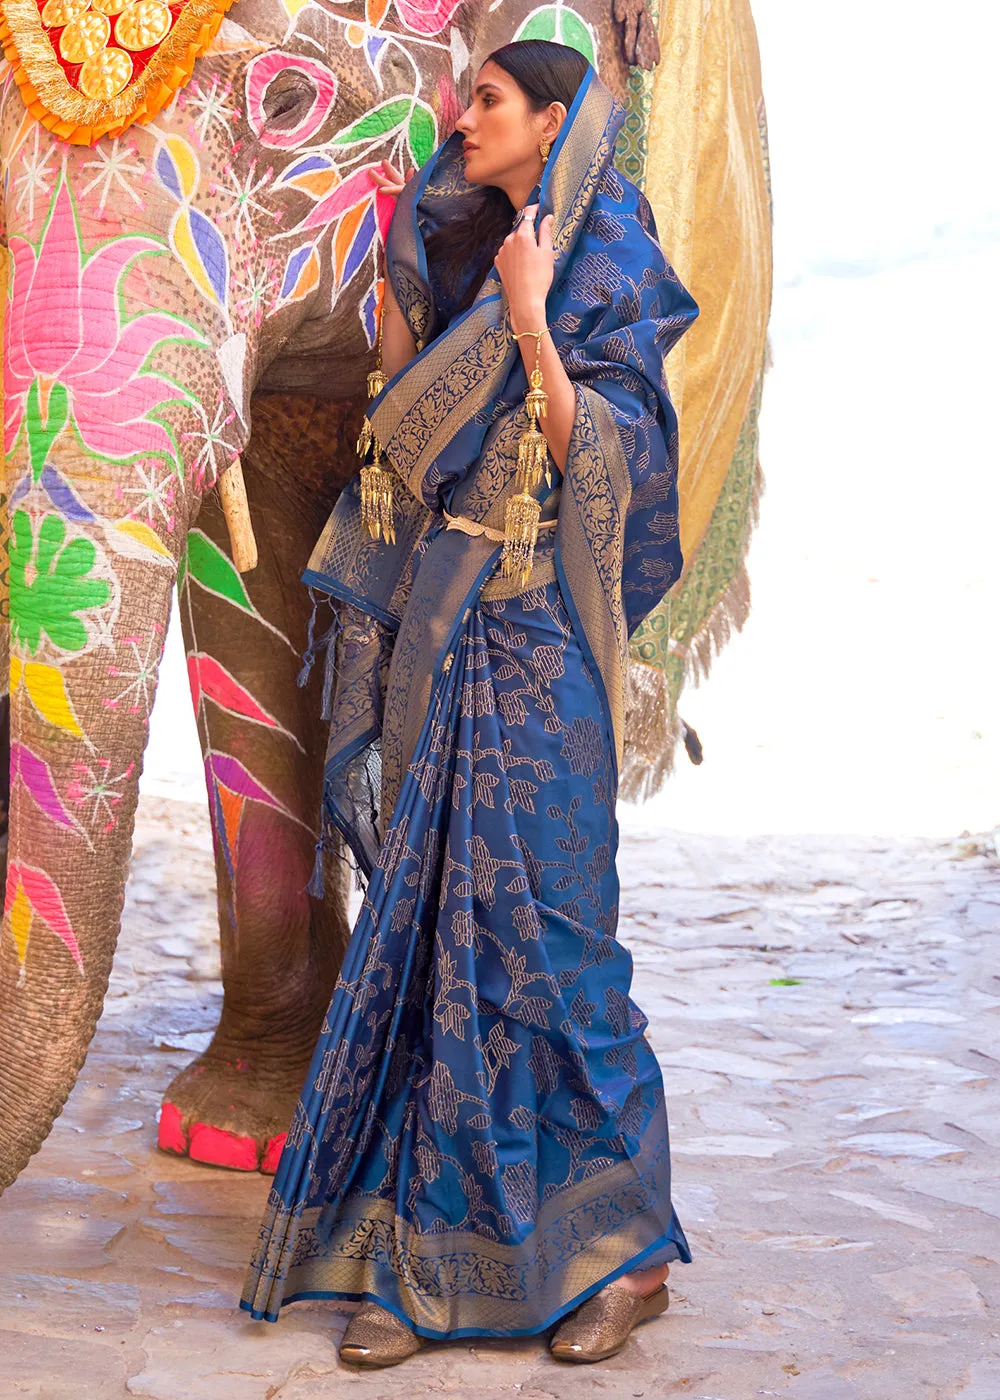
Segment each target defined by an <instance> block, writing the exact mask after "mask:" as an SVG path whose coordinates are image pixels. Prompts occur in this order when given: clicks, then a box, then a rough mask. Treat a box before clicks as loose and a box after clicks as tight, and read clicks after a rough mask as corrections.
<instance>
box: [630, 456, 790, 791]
mask: <svg viewBox="0 0 1000 1400" xmlns="http://www.w3.org/2000/svg"><path fill="white" fill-rule="evenodd" d="M763 492H764V473H763V469H762V467H761V464H760V457H759V456H758V458H757V460H756V461H755V463H754V474H753V484H752V487H751V491H750V504H749V508H748V511H747V531H746V539H747V543H748V544H749V540H750V535H751V534H752V532H753V530H754V529H755V528H756V527H757V525H758V524H759V522H760V501H761V496H762V495H763ZM749 616H750V575H749V573H748V572H747V567H746V561H745V558H744V561H743V562H742V563H741V564H740V567H739V569H738V570H737V572H736V573H735V574H734V575H733V577H732V579H731V580H730V581H729V584H728V585H727V587H726V589H725V592H724V593H723V594H722V597H721V598H720V599H719V600H718V602H717V603H716V604H715V606H714V607H713V608H712V610H711V612H710V613H709V614H708V616H707V617H706V619H705V621H704V622H703V623H702V625H701V627H699V629H698V631H697V633H696V634H695V636H694V637H693V638H692V639H691V642H690V643H689V645H688V646H687V647H686V648H684V649H683V651H680V650H678V652H677V653H676V654H677V655H679V656H680V657H681V658H682V661H683V667H684V670H683V678H682V682H681V687H682V689H683V686H684V685H686V684H688V683H691V684H693V685H695V686H697V685H700V684H701V682H702V681H703V680H704V679H705V678H706V676H707V675H708V674H709V672H710V671H711V669H712V662H713V660H714V659H715V657H716V656H718V655H719V653H720V652H721V651H722V649H723V647H724V646H725V645H726V643H727V642H728V641H729V639H730V638H731V636H732V635H733V633H734V632H742V631H743V628H744V625H745V624H746V621H747V618H748V617H749ZM686 729H687V725H685V723H684V720H683V719H682V718H681V716H680V715H679V714H678V713H677V710H676V709H675V708H673V707H672V706H671V702H670V686H669V682H668V681H667V677H666V674H665V673H664V672H663V671H662V670H660V668H659V667H657V666H646V665H643V664H642V663H641V662H634V661H633V662H632V663H631V665H630V666H629V668H628V673H627V679H626V695H625V753H624V757H623V759H622V767H621V773H620V775H619V783H618V792H619V796H620V797H622V798H623V799H624V800H625V801H626V802H645V801H647V800H648V799H649V798H650V797H653V796H655V795H656V793H658V792H659V791H660V789H661V788H662V787H663V785H664V783H665V782H666V781H667V779H668V778H669V777H670V775H671V773H672V772H673V771H674V766H675V754H676V750H677V745H678V743H679V741H680V740H681V739H682V738H683V737H684V732H685V730H686Z"/></svg>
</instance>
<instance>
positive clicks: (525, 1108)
mask: <svg viewBox="0 0 1000 1400" xmlns="http://www.w3.org/2000/svg"><path fill="white" fill-rule="evenodd" d="M622 118H623V113H622V109H621V108H620V107H619V106H618V104H617V103H615V102H614V100H613V98H612V97H611V95H610V93H608V91H607V89H606V88H604V86H603V84H601V83H600V81H599V80H598V79H597V76H596V74H594V72H593V70H590V71H589V73H588V76H587V78H586V79H585V80H584V83H583V84H582V86H581V90H580V92H579V93H578V95H577V99H576V100H575V102H574V104H573V107H572V108H571V109H570V113H569V116H568V118H567V121H566V122H565V123H564V125H563V129H562V131H561V132H560V135H559V138H558V140H557V142H556V144H555V146H554V148H553V153H552V155H551V156H550V159H549V163H548V165H547V167H546V170H545V173H544V174H543V178H542V181H541V184H540V186H539V187H538V190H537V193H538V196H539V202H540V204H541V209H540V211H539V218H541V217H542V216H543V215H544V213H546V212H548V209H549V208H551V209H552V211H553V212H554V214H555V229H554V246H555V247H556V278H555V281H554V283H553V290H552V293H551V295H550V298H549V307H548V315H549V325H550V326H551V327H552V328H553V339H554V341H555V342H556V345H557V348H558V349H559V353H560V356H561V358H562V362H563V364H564V365H565V367H566V370H567V373H568V374H569V376H570V378H571V379H572V380H573V381H574V383H575V387H576V394H577V412H576V417H575V421H574V425H573V430H572V434H571V439H570V445H569V453H568V456H567V462H566V470H565V473H564V475H563V476H562V477H559V474H558V473H556V477H557V480H556V481H555V483H554V485H553V486H552V489H551V490H550V491H548V488H542V489H540V492H539V495H540V498H544V499H543V521H545V526H544V527H543V529H542V531H541V534H540V539H539V544H538V546H537V548H536V552H535V561H534V564H533V567H532V570H531V573H530V575H529V577H528V579H527V581H526V582H522V581H512V580H505V579H503V578H502V577H501V576H500V575H499V573H498V572H497V564H498V560H499V553H500V549H499V544H498V543H497V536H498V533H499V531H500V530H502V525H503V514H504V508H505V503H506V500H507V498H508V497H509V495H510V494H511V492H512V491H513V490H514V489H515V488H514V468H515V465H516V456H517V440H518V438H519V436H520V433H521V431H523V428H524V427H525V426H526V417H525V413H524V409H523V402H522V401H523V394H524V389H525V383H526V381H525V376H524V371H523V368H522V367H521V363H520V356H519V353H518V351H517V347H516V344H514V342H513V341H512V339H511V336H510V328H509V325H508V324H507V320H506V316H505V310H506V305H505V301H504V298H503V296H502V294H501V292H500V291H499V290H498V282H497V279H496V277H495V276H492V277H488V278H487V279H486V281H485V283H484V284H483V286H482V287H481V288H480V290H479V292H478V293H477V296H476V299H475V301H474V302H473V304H472V307H471V308H470V309H469V311H468V312H466V313H464V314H463V315H460V316H458V317H455V318H453V319H452V320H451V321H450V322H448V323H447V324H442V318H441V317H440V314H439V308H438V307H436V306H435V304H434V300H433V297H432V296H431V294H430V291H429V285H430V279H429V277H428V273H427V266H426V260H425V259H424V258H423V243H422V240H423V237H424V236H425V234H426V231H427V229H428V228H429V227H430V226H431V225H432V224H433V222H434V220H435V219H438V218H442V217H449V211H450V210H453V208H454V204H455V202H456V201H461V199H462V198H463V197H465V196H466V195H467V193H468V187H466V186H464V180H463V178H462V174H461V168H460V167H461V137H460V136H459V139H458V141H457V142H456V141H455V139H454V137H453V138H450V139H449V141H448V142H446V143H445V144H444V146H443V147H442V148H441V149H440V150H439V151H438V153H436V156H435V157H434V158H433V159H432V161H431V162H429V164H428V166H427V167H425V169H424V171H422V172H421V175H420V177H419V178H418V179H417V180H415V181H412V182H411V184H412V185H413V186H414V188H413V189H412V190H409V191H408V192H406V191H405V192H404V195H403V196H402V197H401V200H400V203H399V205H398V206H397V211H396V214H395V217H394V220H393V225H392V229H391V231H390V236H389V247H388V250H387V267H388V269H389V273H390V275H391V276H392V279H393V285H394V290H395V291H396V295H397V300H398V301H399V304H400V307H401V309H402V310H403V312H404V315H406V316H407V319H408V321H409V324H410V326H411V329H412V330H413V332H414V335H415V338H416V339H417V341H418V345H419V346H420V350H419V353H418V355H417V357H416V358H415V359H414V360H413V361H411V363H410V365H408V366H407V367H406V368H405V369H404V370H402V371H400V373H399V375H397V376H396V377H395V378H394V379H393V380H392V381H390V384H389V385H388V386H387V387H386V389H385V390H383V392H382V394H381V395H380V396H379V397H378V398H377V399H376V400H375V401H374V403H373V405H372V406H371V408H370V409H369V418H370V420H371V422H372V424H373V426H374V428H375V431H376V432H377V433H378V435H379V438H380V441H381V442H382V443H383V444H384V447H385V451H386V454H387V456H388V457H389V460H390V461H391V463H392V465H393V467H394V468H395V470H396V473H397V474H398V476H399V478H400V482H399V483H397V492H396V494H397V497H398V498H399V499H397V502H396V536H397V537H396V543H395V545H394V546H386V545H385V544H384V542H373V541H371V540H370V539H368V538H367V535H366V533H365V532H364V530H363V529H362V526H361V520H360V506H359V489H358V483H357V480H355V481H354V482H352V483H351V484H350V485H349V486H348V488H347V489H346V490H345V491H344V493H343V494H342V496H341V498H340V500H339V501H338V503H337V507H336V509H335V511H334V514H333V516H332V517H331V520H330V522H329V523H328V525H327V528H326V530H325V531H324V534H323V536H322V537H321V539H320V541H319V543H318V545H317V548H316V550H315V551H314V555H313V558H312V560H311V561H310V568H309V570H308V571H307V573H306V575H305V578H306V581H307V582H308V583H309V584H310V585H311V586H313V587H315V588H317V589H320V590H322V592H323V593H325V594H326V595H328V596H329V597H330V598H331V599H332V600H334V604H335V609H336V615H337V626H336V636H335V638H333V639H331V643H330V645H331V650H330V652H329V654H328V662H329V664H330V667H331V670H330V674H329V679H330V686H329V691H330V694H329V701H330V703H329V714H330V718H331V738H330V747H329V752H328V761H327V771H326V790H325V808H326V815H327V818H328V820H329V822H330V823H331V825H332V826H334V827H336V828H337V829H338V830H339V832H340V834H341V835H342V837H343V838H344V839H345V840H346V842H347V843H348V845H349V846H350V847H351V849H352V850H353V852H354V855H355V858H356V861H357V864H358V866H359V868H360V869H361V870H362V871H363V872H364V874H365V876H366V877H367V887H366V890H365V895H364V900H363V904H362V908H361V912H360V915H359V917H358V921H357V924H356V926H355V929H354V932H353V935H352V938H351V942H350V945H349V947H348V951H347V954H346V957H345V962H344V965H343V968H342V970H341V974H340V977H339V979H338V983H337V986H336V988H335V991H334V994H333V998H332V1001H331V1004H330V1008H329V1011H328V1013H327V1016H326V1018H325V1020H324V1024H323V1027H322V1030H321V1033H320V1037H319V1041H318V1043H317V1047H316V1051H315V1055H314V1057H313V1062H312V1065H311V1067H310V1070H309V1073H308V1075H307V1078H306V1082H305V1085H304V1088H303V1092H302V1096H301V1098H300V1101H299V1103H298V1105H297V1108H296V1111H295V1114H294V1117H293V1121H292V1124H291V1127H290V1130H289V1133H288V1137H287V1141H286V1145H285V1149H284V1151H283V1153H282V1157H281V1161H280V1163H279V1167H278V1171H277V1174H276V1176H275V1179H274V1183H273V1186H272V1188H271V1191H270V1194H269V1197H268V1204H267V1209H266V1212H265V1217H264V1220H263V1222H262V1226H261V1232H260V1238H259V1242H258V1246H257V1249H256V1251H255V1254H254V1258H253V1260H252V1262H251V1265H250V1268H249V1271H248V1275H247V1280H246V1287H245V1290H244V1296H243V1300H242V1303H241V1306H242V1307H243V1308H244V1309H246V1310H247V1311H249V1312H251V1313H252V1314H253V1315H254V1316H255V1317H265V1318H268V1319H270V1320H274V1319H275V1318H276V1317H277V1315H278V1310H279V1308H280V1307H281V1305H282V1304H283V1303H288V1302H292V1301H294V1300H295V1299H298V1298H305V1297H313V1298H315V1297H327V1298H351V1299H360V1298H362V1297H367V1298H371V1299H374V1300H375V1301H377V1302H379V1303H380V1304H381V1305H382V1306H384V1307H386V1308H388V1309H389V1310H390V1311H392V1312H394V1313H395V1314H396V1315H397V1316H399V1317H400V1318H401V1319H402V1320H403V1321H405V1322H406V1323H407V1324H408V1325H409V1326H411V1327H413V1328H414V1329H415V1330H416V1331H417V1332H418V1333H420V1334H422V1335H424V1336H429V1337H436V1338H449V1337H460V1336H469V1335H483V1334H487V1335H518V1334H527V1333H533V1332H538V1331H541V1330H543V1329H544V1328H546V1327H548V1326H549V1325H551V1324H552V1323H553V1322H555V1321H557V1320H558V1319H559V1318H560V1317H561V1316H563V1315H564V1314H565V1313H567V1312H568V1311H570V1310H571V1309H572V1308H574V1307H576V1306H577V1305H578V1304H579V1303H580V1302H581V1301H583V1300H584V1299H585V1298H586V1297H588V1296H589V1295H590V1294H592V1293H594V1292H595V1291H597V1290H598V1289H599V1288H601V1287H602V1286H603V1285H604V1284H606V1283H607V1282H609V1281H610V1280H612V1279H613V1278H615V1277H617V1276H618V1275H620V1274H622V1273H624V1272H626V1271H628V1270H631V1269H635V1268H637V1267H640V1266H643V1265H647V1264H651V1263H654V1262H655V1263H659V1262H666V1261H670V1260H674V1259H682V1260H687V1259H689V1258H690V1252H689V1249H688V1246H687V1242H686V1240H685V1238H684V1233H683V1230H682V1228H681V1226H680V1223H679V1222H678V1220H677V1218H676V1216H675V1214H674V1212H673V1208H672V1205H671V1200H670V1156H669V1144H668V1132H667V1119H666V1110H665V1105H664V1094H663V1084H662V1079H661V1075H660V1071H659V1067H658V1065H657V1062H656V1059H655V1056H654V1055H653V1052H652V1050H651V1049H650V1047H649V1045H648V1043H647V1041H646V1039H645V1035H644V1030H645V1026H646V1022H645V1018H644V1017H643V1015H642V1013H641V1012H640V1011H639V1009H638V1008H637V1007H636V1006H635V1004H634V1003H633V1002H632V1000H631V998H630V995H629V992H630V986H631V972H632V968H631V959H630V956H629V954H628V952H627V950H626V949H625V948H624V947H623V946H622V945H621V944H619V943H618V942H617V940H616V938H615V931H616V926H617V917H618V882H617V874H616V868H615V857H616V851H617V841H618V829H617V823H616V820H615V802H616V797H617V783H618V765H619V761H620V755H621V748H622V738H623V736H622V732H621V730H622V718H623V713H624V682H625V662H626V660H627V642H628V633H629V631H630V630H632V628H634V626H635V625H636V620H637V619H641V618H642V617H643V616H645V614H646V613H647V612H649V611H650V609H651V608H652V607H654V606H655V605H656V603H657V602H658V601H659V599H660V597H662V594H663V592H664V591H665V589H666V588H667V587H669V585H670V582H671V581H672V580H673V579H674V578H676V577H677V576H678V575H679V572H680V564H681V560H680V552H679V546H678V542H677V509H676V506H677V502H676V456H675V447H674V444H675V442H676V420H675V419H674V416H673V411H672V409H671V407H670V401H669V395H668V393H667V388H666V383H665V380H664V378H663V372H662V357H663V355H664V354H665V353H666V350H667V348H669V344H670V343H672V341H673V340H675V339H676V338H677V336H678V335H679V334H680V333H681V332H682V330H683V329H684V328H685V327H686V325H687V324H689V323H690V321H691V320H692V319H693V316H694V315H695V314H696V308H695V307H694V305H693V303H692V302H691V300H690V298H689V297H688V296H687V293H686V292H685V291H684V289H683V288H682V287H681V286H680V284H679V283H678V282H677V279H676V277H675V276H674V275H673V273H672V272H671V270H670V269H669V267H668V266H667V265H666V263H665V260H664V259H663V255H662V252H661V251H660V249H659V247H658V244H657V243H656V241H655V231H654V230H653V229H652V224H651V216H650V215H649V212H648V205H646V204H645V201H644V199H643V197H642V195H641V194H640V192H639V191H638V190H636V189H635V187H634V186H631V185H629V183H628V182H627V181H623V180H622V179H621V177H620V176H618V175H617V173H616V172H615V171H614V169H613V167H612V166H611V164H610V158H611V151H612V150H613V146H614V136H615V134H616V132H617V130H618V127H619V126H620V124H621V120H622ZM529 202H531V201H530V199H529ZM616 244H617V245H618V246H617V247H614V252H615V257H614V259H612V258H611V257H609V255H608V252H607V251H606V250H608V249H609V247H613V245H616ZM403 482H405V483H406V488H408V489H406V488H404V487H403V485H402V483H403ZM546 492H547V494H546ZM456 525H458V526H459V528H455V527H456Z"/></svg>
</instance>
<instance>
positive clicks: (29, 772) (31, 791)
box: [10, 743, 89, 845]
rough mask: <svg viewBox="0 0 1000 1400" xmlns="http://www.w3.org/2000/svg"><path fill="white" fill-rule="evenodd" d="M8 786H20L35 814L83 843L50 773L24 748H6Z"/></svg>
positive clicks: (74, 820)
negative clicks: (8, 763) (39, 813)
mask: <svg viewBox="0 0 1000 1400" xmlns="http://www.w3.org/2000/svg"><path fill="white" fill-rule="evenodd" d="M10 782H11V787H12V788H13V787H14V785H15V784H16V783H17V782H21V783H22V784H23V785H24V788H25V791H26V792H27V793H28V795H29V796H30V797H31V798H32V800H33V801H34V803H35V805H36V806H37V807H38V809H39V811H41V812H42V813H43V814H44V815H45V816H46V817H48V819H49V821H51V822H54V823H55V824H56V826H61V827H62V828H63V829H64V830H66V831H72V832H74V833H75V834H76V835H77V836H82V837H83V838H84V840H87V836H86V833H85V832H84V830H83V828H82V827H81V826H80V823H79V822H78V821H77V820H76V818H75V817H74V816H73V815H72V814H71V813H70V812H67V810H66V808H65V807H64V806H63V804H62V800H61V798H60V797H59V793H58V792H57V790H56V785H55V780H54V779H53V777H52V770H51V769H50V768H49V766H48V764H47V763H46V762H45V761H44V760H43V759H41V758H39V757H38V755H37V754H34V753H32V752H31V750H30V749H29V748H28V747H27V745H26V744H20V743H12V744H11V746H10ZM88 845H89V841H88Z"/></svg>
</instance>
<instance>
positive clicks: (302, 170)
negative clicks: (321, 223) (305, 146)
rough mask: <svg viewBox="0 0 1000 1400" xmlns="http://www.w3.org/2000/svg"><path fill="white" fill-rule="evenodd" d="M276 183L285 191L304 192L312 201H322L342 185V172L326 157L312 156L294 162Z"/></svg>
mask: <svg viewBox="0 0 1000 1400" xmlns="http://www.w3.org/2000/svg"><path fill="white" fill-rule="evenodd" d="M275 183H276V184H277V185H279V186H280V187H281V188H283V189H284V188H290V189H294V190H302V191H303V192H304V193H305V194H307V195H308V196H309V197H310V199H322V198H323V197H324V196H325V195H328V194H329V193H330V191H331V190H333V189H335V188H336V187H337V185H339V184H340V171H339V170H338V169H337V168H336V166H335V165H334V164H333V162H332V161H331V160H329V159H328V158H327V157H326V156H321V155H316V154H312V155H308V156H303V157H302V159H301V160H297V161H294V162H293V164H292V165H291V166H289V168H288V169H287V170H286V171H285V172H284V173H283V174H282V175H281V176H280V177H279V178H278V179H277V180H276V181H275Z"/></svg>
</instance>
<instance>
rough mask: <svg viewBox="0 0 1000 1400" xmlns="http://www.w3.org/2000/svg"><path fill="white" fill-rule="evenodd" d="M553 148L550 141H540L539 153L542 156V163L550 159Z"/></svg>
mask: <svg viewBox="0 0 1000 1400" xmlns="http://www.w3.org/2000/svg"><path fill="white" fill-rule="evenodd" d="M551 149H552V146H551V145H550V144H549V142H548V141H542V142H540V143H539V146H538V154H539V155H540V156H541V158H542V164H543V165H544V164H545V162H546V161H547V160H548V158H549V151H551Z"/></svg>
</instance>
